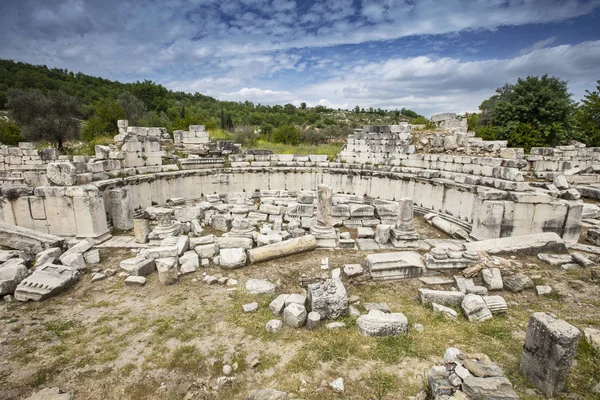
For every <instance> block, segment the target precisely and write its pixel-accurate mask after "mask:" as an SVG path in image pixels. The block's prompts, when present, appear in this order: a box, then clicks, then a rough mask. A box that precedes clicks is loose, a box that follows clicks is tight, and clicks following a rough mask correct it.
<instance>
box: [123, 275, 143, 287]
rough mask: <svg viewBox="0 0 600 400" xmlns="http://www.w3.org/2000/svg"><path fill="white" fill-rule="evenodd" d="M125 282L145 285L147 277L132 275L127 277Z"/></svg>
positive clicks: (131, 284)
mask: <svg viewBox="0 0 600 400" xmlns="http://www.w3.org/2000/svg"><path fill="white" fill-rule="evenodd" d="M125 284H126V285H127V286H144V285H145V284H146V277H145V276H133V275H130V276H128V277H127V278H125Z"/></svg>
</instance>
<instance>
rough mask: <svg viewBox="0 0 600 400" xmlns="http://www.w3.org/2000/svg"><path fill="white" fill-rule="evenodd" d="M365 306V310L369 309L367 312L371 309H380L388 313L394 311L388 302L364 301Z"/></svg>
mask: <svg viewBox="0 0 600 400" xmlns="http://www.w3.org/2000/svg"><path fill="white" fill-rule="evenodd" d="M363 306H364V307H365V310H367V312H369V311H371V310H379V311H381V312H384V313H387V314H391V313H392V310H391V309H390V306H388V305H387V303H364V304H363Z"/></svg>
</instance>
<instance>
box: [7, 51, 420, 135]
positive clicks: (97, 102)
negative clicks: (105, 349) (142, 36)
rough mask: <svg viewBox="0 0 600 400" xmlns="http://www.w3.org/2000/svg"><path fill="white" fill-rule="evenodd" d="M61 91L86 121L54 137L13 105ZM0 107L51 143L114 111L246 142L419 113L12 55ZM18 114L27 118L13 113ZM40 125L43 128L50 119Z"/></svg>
mask: <svg viewBox="0 0 600 400" xmlns="http://www.w3.org/2000/svg"><path fill="white" fill-rule="evenodd" d="M59 92H60V93H61V94H58V93H59ZM63 95H66V96H69V97H70V98H73V99H75V100H74V101H75V102H76V103H77V104H78V107H76V108H71V110H70V117H72V118H77V119H80V120H83V121H85V122H84V123H83V127H82V130H81V132H75V133H73V134H69V135H68V137H60V138H57V137H55V134H53V135H54V136H52V135H50V134H48V133H45V134H41V133H39V134H37V135H36V133H35V132H36V130H38V129H39V127H35V126H31V125H32V124H33V122H35V119H32V118H29V117H31V113H26V112H24V111H23V110H21V111H23V112H19V110H16V111H15V108H19V107H21V108H28V104H27V103H28V102H30V103H31V102H32V103H33V104H35V105H38V106H39V107H41V108H43V110H42V111H40V112H41V113H42V114H45V115H54V114H55V113H56V112H58V110H56V108H55V107H54V106H55V105H54V106H52V107H51V106H50V104H54V103H53V99H54V98H57V97H61V96H63ZM70 103H72V100H70ZM44 104H45V106H44ZM44 107H45V108H44ZM0 108H7V109H9V110H10V113H11V116H12V117H11V119H13V120H15V121H16V122H17V125H19V126H20V128H21V132H22V133H23V135H24V136H25V137H26V138H28V139H30V140H38V139H47V140H50V141H53V142H56V143H62V141H64V140H66V139H71V138H75V137H77V135H79V134H81V138H83V139H85V140H88V141H89V140H93V139H94V138H96V137H100V136H104V135H113V134H114V133H115V132H116V131H117V126H116V123H117V120H119V119H128V120H129V123H130V125H132V126H134V125H137V126H162V127H166V128H167V130H168V131H169V132H172V131H173V130H176V129H187V127H188V126H189V125H194V124H204V125H205V126H206V127H207V128H208V129H212V130H218V129H223V130H225V131H229V132H235V133H236V135H237V136H236V139H238V140H240V141H244V142H252V141H255V140H257V139H258V138H262V139H266V140H269V139H273V140H285V142H286V143H287V142H298V141H301V142H308V143H312V144H318V143H324V142H327V141H329V140H332V139H336V138H341V137H345V136H346V135H347V134H348V133H350V132H352V129H353V128H354V127H356V126H360V125H362V124H365V123H369V121H370V120H376V119H379V120H380V119H381V118H384V119H385V121H386V122H389V123H395V122H399V121H402V120H415V119H416V121H417V122H419V121H423V120H424V118H423V117H422V116H419V115H418V114H417V113H415V112H414V111H411V110H407V109H402V110H392V111H388V110H383V109H373V108H370V109H366V110H365V109H364V108H360V107H359V106H356V108H355V109H354V110H352V111H345V112H344V111H342V110H333V109H329V108H327V107H324V106H317V107H313V108H309V107H307V105H306V103H302V104H301V106H300V107H296V106H294V105H293V104H285V105H283V106H281V105H274V106H269V105H262V104H254V103H252V102H249V101H245V102H232V101H219V100H217V99H215V98H212V97H209V96H204V95H202V94H200V93H193V94H190V93H185V92H174V91H171V90H168V89H167V88H165V87H164V86H162V85H159V84H156V83H154V82H152V81H148V80H145V81H143V82H135V83H121V82H116V81H110V80H107V79H103V78H98V77H92V76H89V75H85V74H82V73H81V72H73V71H68V70H66V69H58V68H48V67H46V66H45V65H41V66H37V65H30V64H26V63H22V62H13V61H10V60H0ZM29 108H31V106H29ZM50 108H52V110H49V109H50ZM19 114H20V115H21V117H26V118H14V117H15V116H18V115H19ZM349 115H350V117H349ZM28 118H29V119H28ZM290 127H294V128H296V129H299V130H300V131H301V134H300V135H298V132H297V131H296V130H293V132H294V134H293V135H292V138H291V139H290V138H287V137H286V135H285V134H284V133H285V132H292V130H291V129H290ZM45 128H46V129H48V126H46V127H45ZM249 128H250V129H249ZM278 130H279V131H278ZM276 131H277V132H276ZM3 133H4V134H3ZM9 134H10V135H9ZM44 135H45V137H44ZM7 136H10V139H9V138H8V137H7ZM49 136H50V137H49ZM282 137H283V138H284V139H281V138H282ZM298 137H299V139H296V138H298ZM14 138H15V126H13V125H10V124H7V123H2V126H0V141H4V142H5V143H6V142H8V141H9V140H13V141H14V140H15V139H14Z"/></svg>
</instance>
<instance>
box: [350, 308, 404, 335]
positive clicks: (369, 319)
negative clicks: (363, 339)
mask: <svg viewBox="0 0 600 400" xmlns="http://www.w3.org/2000/svg"><path fill="white" fill-rule="evenodd" d="M356 325H357V326H358V330H359V331H360V333H361V334H362V335H364V336H394V335H400V334H402V333H406V332H407V331H408V320H407V319H406V317H405V316H404V314H402V313H391V314H387V313H384V312H382V311H379V310H371V311H369V313H368V314H367V315H361V316H360V317H359V318H358V319H357V320H356Z"/></svg>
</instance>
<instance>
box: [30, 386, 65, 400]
mask: <svg viewBox="0 0 600 400" xmlns="http://www.w3.org/2000/svg"><path fill="white" fill-rule="evenodd" d="M72 399H73V394H71V393H61V391H60V389H59V388H57V387H54V388H46V389H43V390H40V391H39V392H36V393H34V394H33V395H31V396H29V397H28V398H27V399H25V400H72Z"/></svg>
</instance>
